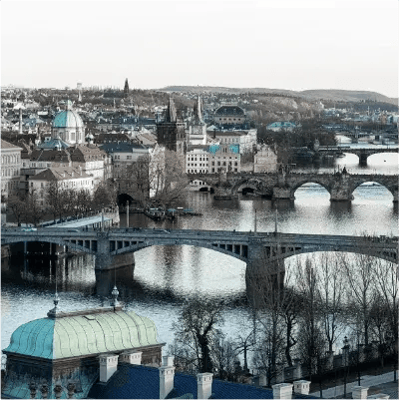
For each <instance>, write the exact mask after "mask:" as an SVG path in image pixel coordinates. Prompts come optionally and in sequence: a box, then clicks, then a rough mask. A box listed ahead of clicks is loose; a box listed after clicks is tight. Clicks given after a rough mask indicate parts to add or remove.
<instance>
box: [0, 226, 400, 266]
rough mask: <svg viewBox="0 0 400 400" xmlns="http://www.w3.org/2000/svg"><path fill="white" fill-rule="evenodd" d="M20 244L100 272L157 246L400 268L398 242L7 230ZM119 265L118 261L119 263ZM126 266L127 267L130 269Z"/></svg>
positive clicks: (7, 237) (256, 258) (6, 236)
mask: <svg viewBox="0 0 400 400" xmlns="http://www.w3.org/2000/svg"><path fill="white" fill-rule="evenodd" d="M19 242H47V243H55V244H58V245H61V246H65V247H66V248H70V249H73V250H76V251H82V252H86V253H90V254H94V255H96V269H100V270H103V269H112V268H115V264H117V265H118V262H126V263H128V262H129V261H130V260H131V259H129V258H128V259H126V258H124V256H128V257H129V255H130V256H132V254H133V253H134V252H136V251H138V250H140V249H143V248H146V247H150V246H157V245H190V246H198V247H204V248H208V249H212V250H214V251H218V252H220V253H224V254H227V255H230V256H232V257H235V258H238V259H240V260H242V261H244V262H246V263H247V264H248V265H251V264H254V263H255V262H257V263H259V262H260V260H261V261H263V262H264V261H265V262H266V263H267V262H270V261H271V262H273V261H277V260H280V259H284V258H287V257H291V256H293V255H296V254H301V253H311V252H316V251H343V252H353V253H361V254H368V255H371V256H376V257H380V258H382V259H385V260H388V261H391V262H395V263H398V237H386V236H380V237H371V238H368V237H364V236H346V235H323V234H322V235H318V234H293V233H274V232H241V231H201V230H188V229H176V230H175V229H174V230H168V229H139V228H119V229H112V230H108V231H104V232H102V231H95V230H89V231H85V230H82V231H80V230H78V229H76V230H65V229H57V228H52V229H49V228H42V229H40V228H39V229H38V230H37V231H32V232H26V231H23V230H21V229H2V236H1V243H2V245H6V244H12V243H19ZM118 260H119V261H118ZM115 261H118V262H117V263H115ZM125 265H126V264H125Z"/></svg>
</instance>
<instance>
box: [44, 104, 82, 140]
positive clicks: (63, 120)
mask: <svg viewBox="0 0 400 400" xmlns="http://www.w3.org/2000/svg"><path fill="white" fill-rule="evenodd" d="M51 137H52V138H53V139H57V138H60V139H61V140H63V141H64V142H66V143H68V144H70V145H71V144H81V143H85V125H84V123H83V121H82V118H81V117H80V115H79V114H78V113H77V112H76V111H75V110H74V109H73V108H72V102H71V101H70V100H67V101H66V102H65V110H63V111H60V112H59V113H58V114H57V115H56V116H55V118H54V120H53V124H52V129H51Z"/></svg>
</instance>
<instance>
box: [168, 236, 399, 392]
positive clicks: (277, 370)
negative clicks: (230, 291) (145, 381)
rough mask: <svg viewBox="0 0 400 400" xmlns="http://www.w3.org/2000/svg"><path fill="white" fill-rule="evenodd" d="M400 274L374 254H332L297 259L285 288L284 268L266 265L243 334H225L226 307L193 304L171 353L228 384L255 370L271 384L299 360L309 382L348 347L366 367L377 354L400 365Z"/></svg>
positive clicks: (253, 278) (254, 280) (256, 273)
mask: <svg viewBox="0 0 400 400" xmlns="http://www.w3.org/2000/svg"><path fill="white" fill-rule="evenodd" d="M368 240H369V239H368V238H366V245H367V244H368ZM398 273H399V269H398V265H397V264H394V263H391V262H387V261H383V260H381V259H378V258H376V257H373V256H371V255H365V254H364V255H363V254H357V255H354V256H348V255H346V254H343V253H339V254H337V255H331V254H329V253H325V254H322V255H321V256H320V257H309V258H307V259H306V260H305V261H302V259H298V260H297V263H296V265H294V266H290V267H288V268H287V271H286V274H285V277H284V279H283V280H282V281H280V279H281V278H282V266H279V265H275V266H271V265H268V264H267V263H266V261H265V260H261V261H260V263H259V265H258V266H257V267H256V268H255V269H253V271H252V273H251V274H248V282H247V284H248V287H250V288H251V292H252V297H253V299H256V300H257V301H256V302H255V303H253V305H252V307H251V311H250V312H249V314H248V319H247V320H243V321H242V323H241V333H240V334H238V335H237V336H236V337H228V336H227V335H225V334H223V333H222V330H221V327H222V325H223V323H224V318H223V315H224V310H225V306H224V304H223V303H220V302H218V301H212V300H204V299H194V300H191V301H188V302H187V303H186V304H185V305H184V306H183V307H182V311H181V314H180V317H179V319H178V321H177V322H176V323H175V325H174V330H175V341H174V343H173V345H171V346H170V353H171V354H172V355H174V356H175V363H176V365H177V367H178V369H181V370H185V371H200V372H213V373H214V374H215V375H217V376H218V377H219V378H221V379H228V380H236V381H243V382H245V381H246V379H248V376H249V374H248V372H249V367H250V366H251V367H252V368H255V369H257V370H258V371H259V372H260V373H261V374H264V375H265V376H266V378H267V385H271V384H273V383H274V382H276V378H277V376H278V375H279V374H281V373H282V370H283V368H285V367H291V366H293V364H294V361H295V360H296V361H299V362H300V363H301V364H302V365H304V366H305V367H306V370H307V371H308V374H309V376H320V377H321V376H323V375H324V374H327V373H328V372H329V371H330V369H331V368H332V364H330V363H329V360H330V359H331V360H332V357H333V353H334V352H336V353H338V352H340V350H341V348H342V347H344V346H347V349H348V350H349V351H350V352H353V353H354V352H356V353H357V354H358V355H359V356H360V357H358V358H357V359H351V360H349V363H353V364H355V363H357V365H359V364H358V363H359V360H360V359H362V357H361V354H362V355H363V359H364V360H366V361H368V360H371V359H372V352H373V349H375V350H376V349H378V353H379V354H378V355H379V358H380V359H381V360H382V362H383V360H384V359H385V357H388V356H390V355H392V356H393V355H394V358H393V359H394V360H396V359H397V358H396V357H397V355H396V354H397V353H398V348H397V346H398V322H399V298H398V283H399V276H398ZM344 340H345V341H344ZM330 357H331V358H330ZM240 359H242V361H243V366H241V365H240Z"/></svg>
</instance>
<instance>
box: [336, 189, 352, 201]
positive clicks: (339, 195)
mask: <svg viewBox="0 0 400 400" xmlns="http://www.w3.org/2000/svg"><path fill="white" fill-rule="evenodd" d="M330 194H331V198H330V201H352V200H354V196H353V195H352V194H351V193H349V192H348V190H346V189H345V188H335V189H332V190H331V193H330Z"/></svg>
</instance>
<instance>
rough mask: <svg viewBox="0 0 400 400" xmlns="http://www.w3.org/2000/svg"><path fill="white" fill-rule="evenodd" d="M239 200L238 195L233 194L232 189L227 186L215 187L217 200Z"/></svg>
mask: <svg viewBox="0 0 400 400" xmlns="http://www.w3.org/2000/svg"><path fill="white" fill-rule="evenodd" d="M237 198H238V194H237V193H232V188H231V187H230V186H229V187H227V186H225V185H220V186H214V199H215V200H234V199H237Z"/></svg>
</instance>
